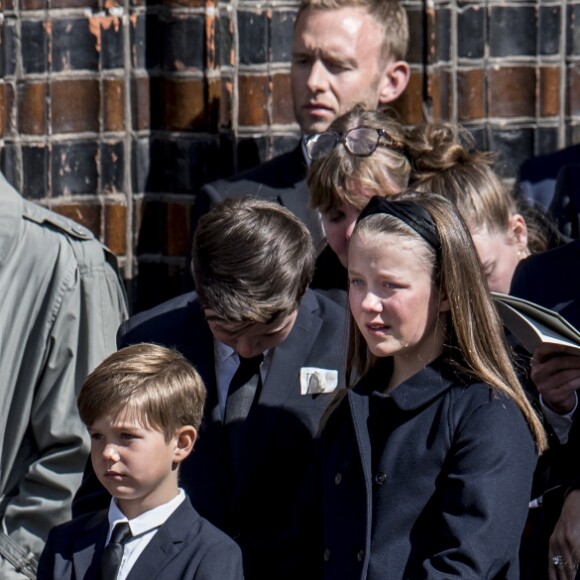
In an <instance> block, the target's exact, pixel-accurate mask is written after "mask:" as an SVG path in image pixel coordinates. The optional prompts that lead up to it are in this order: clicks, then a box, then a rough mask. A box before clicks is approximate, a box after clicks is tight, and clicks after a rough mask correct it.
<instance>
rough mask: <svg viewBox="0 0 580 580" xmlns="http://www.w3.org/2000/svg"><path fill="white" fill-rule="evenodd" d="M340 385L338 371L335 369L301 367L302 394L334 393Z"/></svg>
mask: <svg viewBox="0 0 580 580" xmlns="http://www.w3.org/2000/svg"><path fill="white" fill-rule="evenodd" d="M337 386H338V371H337V370H333V369H318V368H316V367H302V368H301V369H300V394H301V395H316V394H319V393H332V392H333V391H334V389H336V387H337Z"/></svg>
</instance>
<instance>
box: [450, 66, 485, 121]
mask: <svg viewBox="0 0 580 580" xmlns="http://www.w3.org/2000/svg"><path fill="white" fill-rule="evenodd" d="M457 101H458V103H457V109H458V110H457V118H458V119H459V121H475V120H477V119H483V118H484V117H485V73H484V71H483V70H482V69H471V70H460V71H457Z"/></svg>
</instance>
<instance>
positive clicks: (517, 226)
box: [509, 213, 528, 252]
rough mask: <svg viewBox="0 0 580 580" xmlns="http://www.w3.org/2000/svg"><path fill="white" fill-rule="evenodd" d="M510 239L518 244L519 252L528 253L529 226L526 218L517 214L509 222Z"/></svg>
mask: <svg viewBox="0 0 580 580" xmlns="http://www.w3.org/2000/svg"><path fill="white" fill-rule="evenodd" d="M509 231H510V237H511V238H512V240H513V241H514V242H515V243H516V245H517V247H518V251H520V252H526V251H527V249H528V226H527V225H526V220H525V219H524V217H523V216H522V215H521V214H519V213H515V214H514V215H513V216H512V217H511V218H510V220H509Z"/></svg>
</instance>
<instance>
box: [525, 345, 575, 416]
mask: <svg viewBox="0 0 580 580" xmlns="http://www.w3.org/2000/svg"><path fill="white" fill-rule="evenodd" d="M531 378H532V381H534V384H535V385H536V387H537V389H538V392H539V393H540V394H541V395H542V398H543V400H544V403H545V404H546V405H548V407H550V409H552V411H554V412H556V413H559V414H560V415H564V414H566V413H569V412H570V411H572V410H573V409H574V406H575V405H576V395H575V391H576V389H578V388H580V356H578V355H574V354H570V352H569V351H567V350H566V347H565V346H560V345H549V344H541V345H540V346H539V347H538V348H537V349H536V350H535V352H534V356H533V357H532V373H531Z"/></svg>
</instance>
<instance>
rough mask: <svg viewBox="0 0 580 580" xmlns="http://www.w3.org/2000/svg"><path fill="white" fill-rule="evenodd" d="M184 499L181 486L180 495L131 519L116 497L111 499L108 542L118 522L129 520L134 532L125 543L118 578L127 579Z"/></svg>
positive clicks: (120, 579) (118, 579)
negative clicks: (121, 508)
mask: <svg viewBox="0 0 580 580" xmlns="http://www.w3.org/2000/svg"><path fill="white" fill-rule="evenodd" d="M184 500H185V492H184V491H183V490H182V489H181V488H180V489H179V493H178V495H176V496H175V497H174V498H173V499H172V500H170V501H168V502H167V503H164V504H163V505H160V506H158V507H156V508H153V509H151V510H149V511H146V512H144V513H142V514H141V515H140V516H137V517H136V518H133V519H132V520H129V519H127V517H126V516H125V514H123V512H122V511H121V510H120V509H119V506H118V505H117V502H116V501H115V498H112V499H111V504H110V505H109V515H108V519H109V533H108V535H107V544H108V543H109V540H110V539H111V534H112V532H113V528H114V527H115V525H116V524H120V523H122V522H127V523H128V524H129V527H130V528H131V533H132V534H133V537H132V538H131V539H130V540H129V541H128V542H127V543H126V544H125V547H124V549H123V560H122V562H121V567H120V568H119V573H118V574H117V579H116V580H125V579H126V578H127V576H128V575H129V572H131V569H132V568H133V566H134V565H135V562H136V561H137V559H138V558H139V556H140V555H141V553H142V552H143V550H145V548H146V547H147V544H149V542H150V541H151V540H152V539H153V536H155V534H156V533H157V530H158V529H159V527H160V526H162V525H163V524H164V523H165V522H166V521H167V520H168V519H169V517H170V516H171V514H172V513H173V512H174V511H175V510H176V509H177V508H178V507H179V506H180V505H181V503H182V502H183V501H184ZM105 545H106V544H105ZM111 580H113V579H111Z"/></svg>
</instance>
